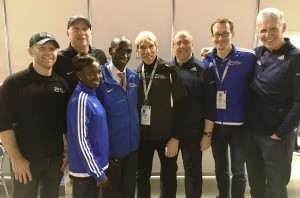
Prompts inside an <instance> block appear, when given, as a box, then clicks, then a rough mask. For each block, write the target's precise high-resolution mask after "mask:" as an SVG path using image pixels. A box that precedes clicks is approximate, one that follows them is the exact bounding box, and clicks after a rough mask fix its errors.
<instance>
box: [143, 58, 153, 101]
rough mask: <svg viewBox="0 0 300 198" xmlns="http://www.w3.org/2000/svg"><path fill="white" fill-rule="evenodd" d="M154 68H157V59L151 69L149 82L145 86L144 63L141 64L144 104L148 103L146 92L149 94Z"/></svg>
mask: <svg viewBox="0 0 300 198" xmlns="http://www.w3.org/2000/svg"><path fill="white" fill-rule="evenodd" d="M156 68H157V61H156V63H155V65H154V68H153V70H152V73H151V76H150V80H149V84H148V87H147V84H146V77H145V65H144V64H143V66H142V78H143V84H144V94H145V100H144V102H145V104H147V103H148V94H149V91H150V87H151V85H152V82H153V78H154V74H155V70H156Z"/></svg>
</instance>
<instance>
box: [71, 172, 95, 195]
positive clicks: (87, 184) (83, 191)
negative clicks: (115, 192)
mask: <svg viewBox="0 0 300 198" xmlns="http://www.w3.org/2000/svg"><path fill="white" fill-rule="evenodd" d="M70 178H71V180H72V182H73V188H72V190H73V197H74V198H98V196H99V190H100V188H99V187H97V181H96V180H95V178H93V177H84V178H80V177H72V176H70Z"/></svg>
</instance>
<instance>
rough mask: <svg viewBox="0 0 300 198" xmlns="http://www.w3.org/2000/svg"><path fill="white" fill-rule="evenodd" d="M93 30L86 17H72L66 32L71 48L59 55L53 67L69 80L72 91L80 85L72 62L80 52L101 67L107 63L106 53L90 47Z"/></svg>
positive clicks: (57, 72)
mask: <svg viewBox="0 0 300 198" xmlns="http://www.w3.org/2000/svg"><path fill="white" fill-rule="evenodd" d="M91 28H92V25H91V23H90V21H89V20H88V19H87V18H85V17H84V16H81V15H75V16H72V17H71V18H70V19H69V21H68V25H67V32H66V33H67V36H68V38H69V40H70V44H69V47H68V48H66V49H64V50H62V51H60V52H59V53H58V56H57V61H56V63H55V65H54V66H53V69H54V72H55V73H56V74H58V75H59V76H61V77H63V78H64V79H66V80H67V82H68V83H69V86H70V89H71V91H73V90H74V89H75V87H76V85H77V83H78V78H77V76H76V74H75V72H74V65H73V63H72V61H73V58H74V57H75V56H76V55H77V54H78V53H79V52H86V53H89V54H92V55H93V56H94V57H96V58H97V59H98V61H99V62H100V64H101V65H104V64H105V63H107V59H106V56H105V53H104V52H103V51H102V50H100V49H96V48H94V47H91V45H90V42H91V39H92V30H91Z"/></svg>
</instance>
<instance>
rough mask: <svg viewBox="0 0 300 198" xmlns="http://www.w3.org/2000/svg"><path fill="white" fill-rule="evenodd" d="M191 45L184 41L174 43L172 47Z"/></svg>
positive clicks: (189, 42)
mask: <svg viewBox="0 0 300 198" xmlns="http://www.w3.org/2000/svg"><path fill="white" fill-rule="evenodd" d="M191 43H192V42H191V41H187V40H186V41H178V42H176V43H174V45H176V46H178V47H180V46H181V45H183V46H189V45H190V44H191Z"/></svg>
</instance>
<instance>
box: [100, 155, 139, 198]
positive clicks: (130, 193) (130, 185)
mask: <svg viewBox="0 0 300 198" xmlns="http://www.w3.org/2000/svg"><path fill="white" fill-rule="evenodd" d="M118 160H119V166H113V165H110V166H109V168H108V170H107V171H105V173H106V176H107V177H108V180H109V185H108V187H107V188H104V189H102V197H103V198H134V197H135V186H136V172H137V166H138V151H133V152H131V153H129V154H128V155H126V156H125V157H121V158H118Z"/></svg>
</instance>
